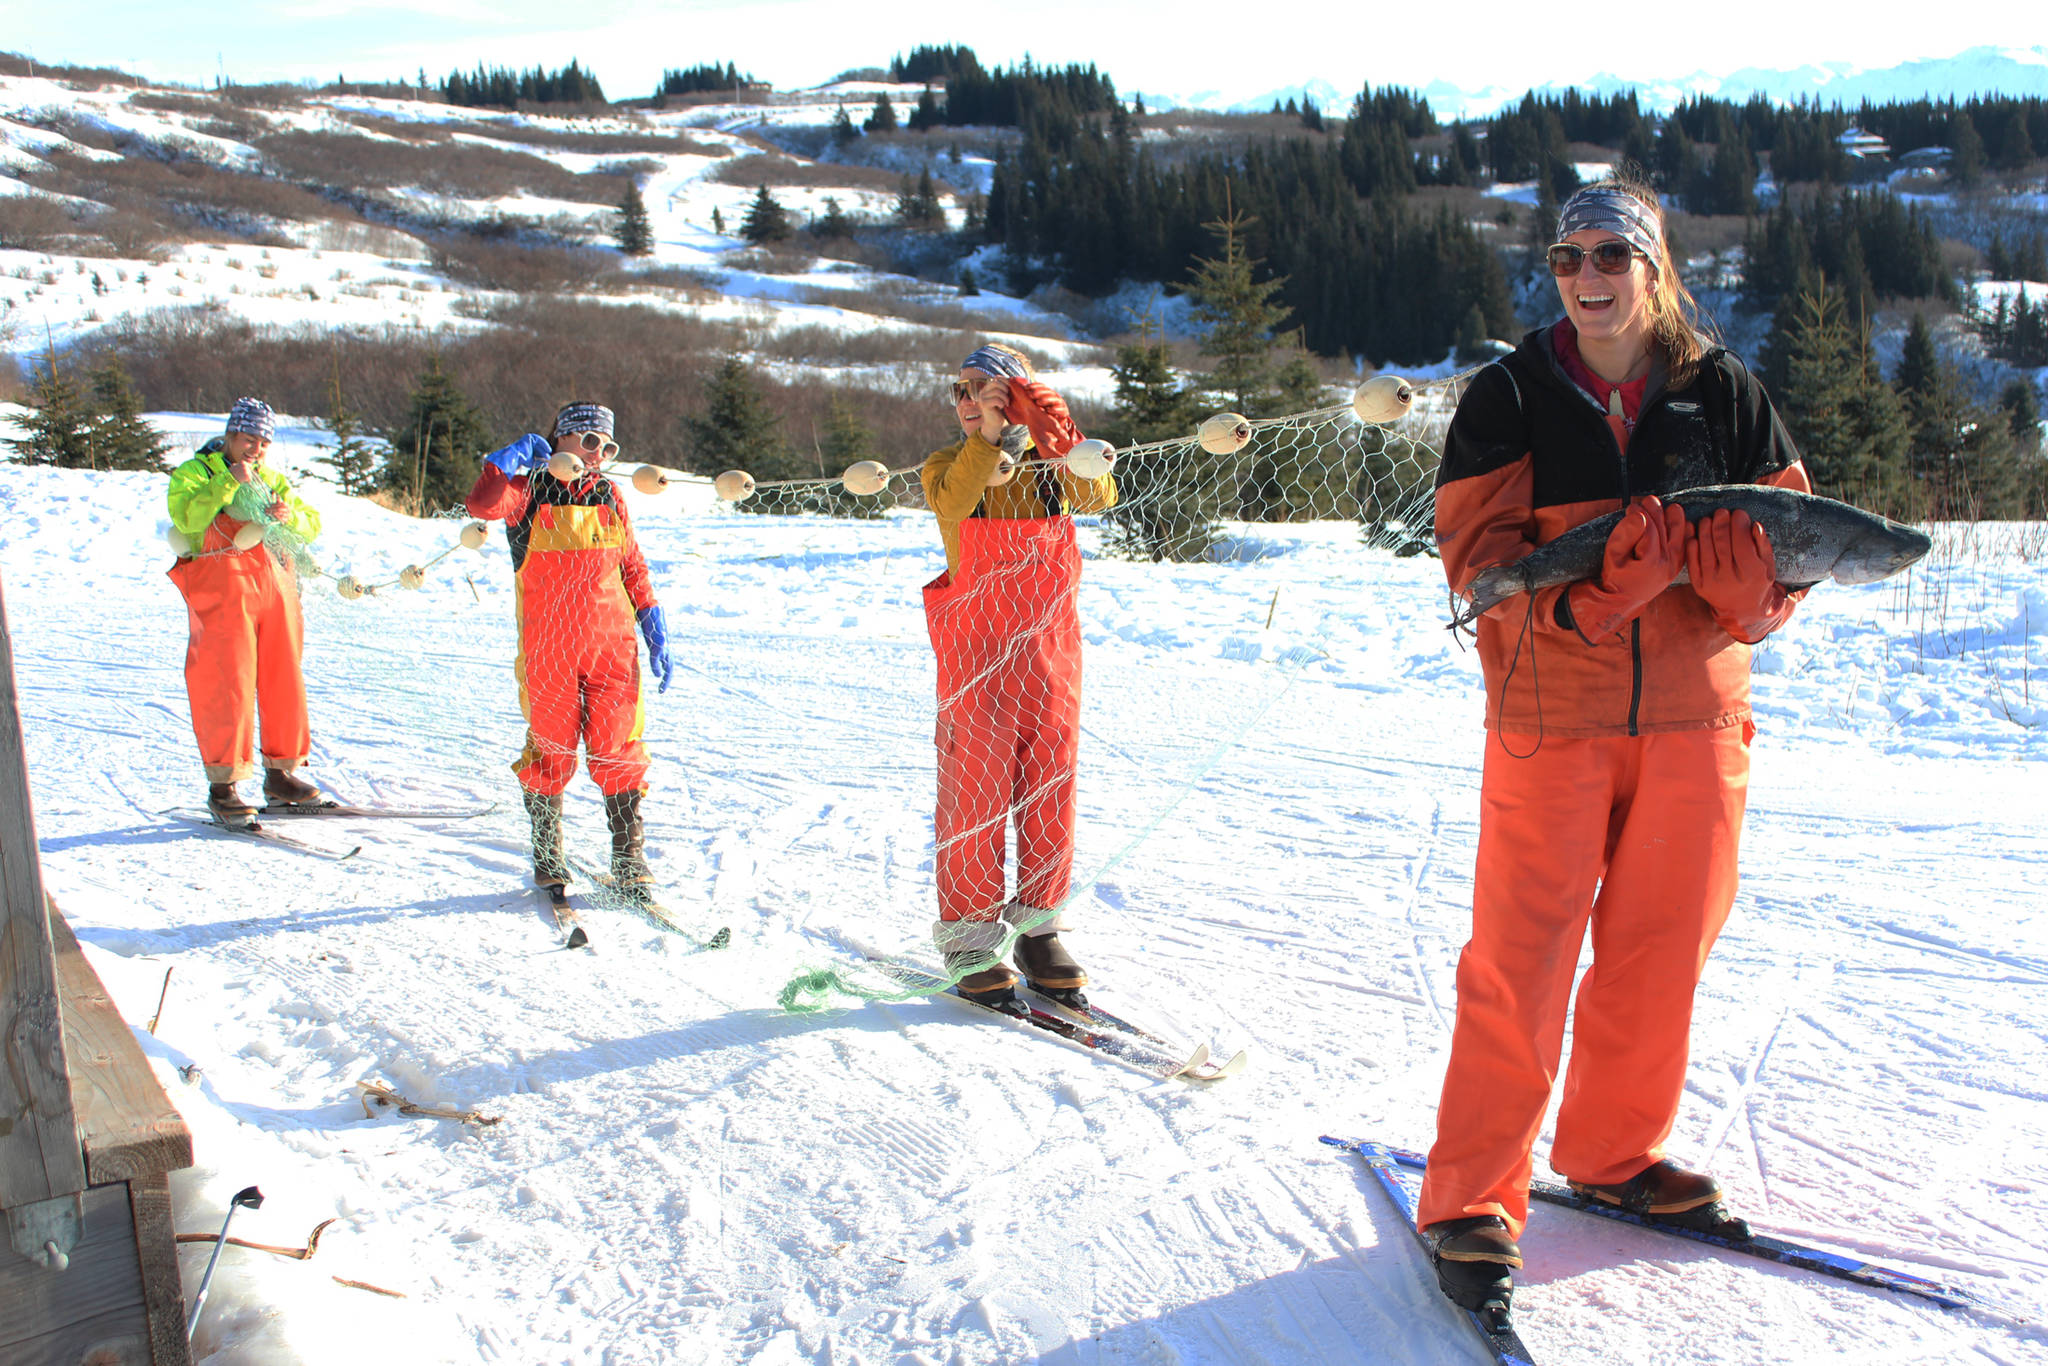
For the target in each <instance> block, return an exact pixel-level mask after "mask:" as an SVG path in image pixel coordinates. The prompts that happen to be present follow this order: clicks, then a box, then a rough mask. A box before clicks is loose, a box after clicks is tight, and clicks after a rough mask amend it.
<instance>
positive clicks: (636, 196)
mask: <svg viewBox="0 0 2048 1366" xmlns="http://www.w3.org/2000/svg"><path fill="white" fill-rule="evenodd" d="M612 241H614V242H616V243H617V244H618V248H619V250H620V251H622V252H624V253H626V255H628V256H651V255H653V254H654V227H653V225H652V224H651V223H649V222H648V221H647V201H646V200H644V199H642V198H641V197H640V186H639V185H638V184H637V183H632V182H629V183H628V184H627V186H626V194H625V197H624V198H623V199H621V200H620V201H619V220H618V222H617V223H616V224H614V225H613V227H612Z"/></svg>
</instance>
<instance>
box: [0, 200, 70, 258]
mask: <svg viewBox="0 0 2048 1366" xmlns="http://www.w3.org/2000/svg"><path fill="white" fill-rule="evenodd" d="M76 231H78V229H77V226H76V225H75V224H73V223H72V221H71V215H70V214H68V213H66V212H65V211H64V207H63V205H61V204H56V203H53V202H52V201H50V200H47V199H44V198H42V197H40V196H38V195H28V194H10V195H0V247H12V248H14V249H15V250H18V251H48V250H50V249H51V247H52V245H53V244H54V243H56V242H57V240H58V239H59V238H63V237H68V236H70V235H71V234H72V233H74V232H76Z"/></svg>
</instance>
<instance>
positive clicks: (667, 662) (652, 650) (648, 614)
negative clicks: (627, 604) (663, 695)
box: [638, 603, 676, 692]
mask: <svg viewBox="0 0 2048 1366" xmlns="http://www.w3.org/2000/svg"><path fill="white" fill-rule="evenodd" d="M638 616H639V621H640V634H641V635H642V636H645V637H646V638H647V667H648V668H650V669H652V670H654V673H655V676H656V677H658V678H660V679H661V686H660V687H659V688H657V689H655V691H657V692H667V691H668V681H669V679H670V678H672V677H674V676H675V671H676V662H675V661H674V660H673V659H670V658H669V657H668V619H667V618H666V617H664V616H662V614H661V604H660V603H656V604H655V605H654V606H652V607H643V608H641V609H640V611H639V614H638Z"/></svg>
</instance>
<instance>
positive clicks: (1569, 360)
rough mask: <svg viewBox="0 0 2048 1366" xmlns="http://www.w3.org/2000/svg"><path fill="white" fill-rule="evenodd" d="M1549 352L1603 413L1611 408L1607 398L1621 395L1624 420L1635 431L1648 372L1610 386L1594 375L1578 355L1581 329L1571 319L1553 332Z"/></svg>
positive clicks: (1561, 321)
mask: <svg viewBox="0 0 2048 1366" xmlns="http://www.w3.org/2000/svg"><path fill="white" fill-rule="evenodd" d="M1550 349H1551V350H1552V351H1553V352H1554V353H1556V356H1557V363H1558V365H1559V366H1560V367H1561V368H1562V369H1563V370H1564V373H1565V376H1566V377H1567V378H1568V379H1570V380H1571V382H1572V383H1573V384H1576V385H1578V386H1579V388H1580V389H1581V390H1583V391H1584V392H1585V394H1586V396H1587V397H1589V398H1591V399H1592V400H1593V402H1595V403H1597V404H1599V405H1600V407H1601V409H1602V410H1605V409H1606V408H1607V406H1608V396H1609V395H1610V394H1613V393H1615V392H1619V393H1620V394H1621V420H1622V421H1623V422H1624V423H1625V424H1627V425H1628V426H1629V427H1630V428H1634V426H1635V425H1636V414H1637V413H1639V412H1641V411H1642V407H1643V391H1644V390H1645V389H1647V388H1649V385H1650V376H1649V374H1648V373H1647V372H1645V373H1644V374H1643V375H1642V376H1640V377H1639V378H1636V379H1632V380H1630V381H1628V383H1626V384H1610V383H1608V382H1607V381H1606V380H1604V379H1602V378H1600V376H1598V375H1596V374H1594V373H1593V369H1592V367H1591V366H1589V365H1587V364H1586V358H1585V357H1584V356H1581V355H1580V354H1579V329H1578V328H1576V327H1574V326H1572V320H1571V319H1570V318H1560V319H1559V320H1558V322H1557V325H1556V326H1555V327H1553V328H1551V329H1550Z"/></svg>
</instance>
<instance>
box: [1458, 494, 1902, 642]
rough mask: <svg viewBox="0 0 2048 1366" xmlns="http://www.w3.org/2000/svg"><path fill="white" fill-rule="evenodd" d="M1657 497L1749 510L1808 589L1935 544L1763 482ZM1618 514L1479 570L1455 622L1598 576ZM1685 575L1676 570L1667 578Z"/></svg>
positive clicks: (1785, 566) (1873, 574) (1783, 566)
mask: <svg viewBox="0 0 2048 1366" xmlns="http://www.w3.org/2000/svg"><path fill="white" fill-rule="evenodd" d="M1664 501H1665V502H1667V503H1676V504H1677V505H1678V506H1680V507H1682V508H1684V509H1685V515H1686V518H1687V520H1689V521H1694V522H1697V521H1699V520H1700V518H1702V517H1704V516H1706V515H1707V514H1708V513H1710V512H1718V511H1720V510H1721V509H1723V508H1728V509H1731V510H1735V511H1741V512H1746V513H1748V514H1749V515H1750V517H1751V518H1752V519H1754V520H1755V521H1757V522H1759V523H1761V524H1762V526H1763V529H1764V531H1765V532H1766V533H1767V534H1768V535H1769V536H1770V538H1771V549H1772V551H1773V552H1775V554H1776V557H1777V564H1778V582H1779V583H1782V584H1784V585H1785V587H1787V588H1793V589H1797V588H1810V587H1812V586H1813V585H1814V584H1817V583H1819V582H1820V581H1821V580H1822V579H1833V580H1834V581H1835V582H1836V583H1875V582H1877V580H1879V579H1887V578H1890V577H1891V576H1892V575H1894V574H1896V573H1898V572H1899V571H1900V570H1901V569H1904V568H1905V567H1906V566H1908V565H1910V564H1912V563H1913V562H1914V561H1916V560H1918V559H1919V558H1920V557H1921V556H1922V555H1925V554H1926V553H1927V552H1928V550H1929V549H1930V548H1931V547H1932V546H1933V544H1934V542H1933V540H1932V539H1931V538H1930V537H1929V536H1928V535H1927V533H1926V532H1924V531H1921V530H1919V529H1918V528H1915V527H1910V526H1905V525H1902V524H1901V523H1898V522H1894V521H1892V520H1891V519H1890V518H1889V517H1880V516H1878V515H1877V514H1876V513H1874V512H1865V511H1864V510H1863V509H1862V508H1858V507H1851V506H1850V505H1849V504H1847V503H1838V502H1836V501H1835V500H1834V499H1832V498H1822V497H1820V496H1819V495H1817V494H1812V493H1799V492H1796V491H1794V490H1792V489H1781V488H1774V487H1772V486H1770V485H1768V484H1708V485H1705V486H1704V487H1701V488H1696V489H1687V490H1686V491H1685V492H1683V493H1674V494H1672V495H1671V496H1670V497H1669V498H1667V499H1665V500H1664ZM1620 520H1621V513H1619V512H1610V513H1608V514H1607V515H1606V516H1604V517H1595V518H1594V519H1593V520H1592V521H1590V522H1584V523H1581V524H1580V525H1578V526H1575V527H1573V528H1572V529H1571V530H1570V531H1567V532H1565V533H1564V535H1562V536H1559V537H1558V538H1557V539H1556V540H1554V541H1549V542H1546V543H1545V544H1543V545H1541V546H1538V547H1537V548H1536V549H1535V550H1533V551H1531V552H1530V553H1529V554H1527V555H1525V556H1523V557H1522V558H1521V559H1519V560H1517V561H1515V562H1514V563H1513V564H1504V565H1498V566H1496V567H1494V568H1492V569H1482V570H1481V571H1480V572H1479V573H1478V574H1476V575H1474V576H1473V579H1472V583H1471V586H1470V587H1469V588H1468V589H1467V590H1466V596H1467V598H1468V599H1469V602H1468V603H1467V604H1466V605H1465V606H1463V607H1461V608H1460V609H1459V611H1458V612H1457V615H1456V623H1457V624H1458V625H1460V626H1463V625H1467V624H1469V623H1470V622H1473V621H1476V620H1478V618H1479V616H1480V615H1481V614H1482V613H1484V612H1485V611H1486V610H1487V609H1488V608H1490V607H1493V606H1495V605H1496V604H1498V603H1503V602H1506V601H1507V600H1508V599H1509V598H1512V597H1513V596H1515V594H1517V593H1532V592H1535V591H1536V590H1537V589H1540V588H1550V587H1553V586H1555V585H1557V584H1561V583H1576V582H1578V581H1579V580H1581V579H1593V578H1598V577H1599V574H1600V561H1601V556H1602V554H1603V553H1604V552H1605V550H1606V548H1607V537H1608V534H1609V533H1611V532H1612V531H1613V530H1614V525H1615V523H1617V522H1619V521H1620ZM1687 581H1688V576H1687V574H1686V571H1685V570H1683V569H1681V570H1679V571H1678V577H1677V578H1676V579H1674V580H1673V582H1674V583H1685V582H1687Z"/></svg>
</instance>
